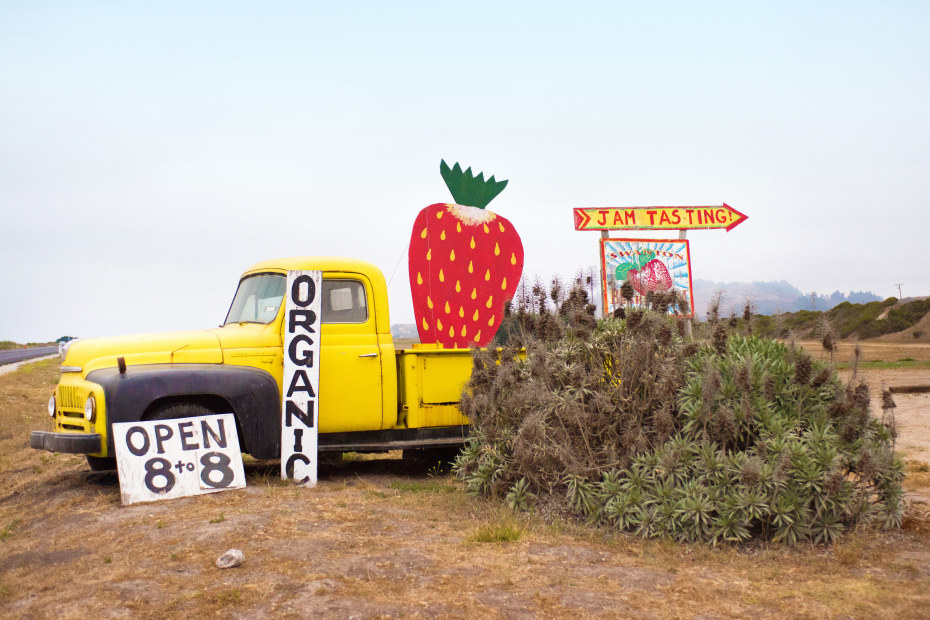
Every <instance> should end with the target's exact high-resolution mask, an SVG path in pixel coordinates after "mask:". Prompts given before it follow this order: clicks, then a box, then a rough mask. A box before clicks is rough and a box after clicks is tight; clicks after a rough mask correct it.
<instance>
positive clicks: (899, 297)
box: [895, 282, 904, 301]
mask: <svg viewBox="0 0 930 620" xmlns="http://www.w3.org/2000/svg"><path fill="white" fill-rule="evenodd" d="M895 286H897V287H898V301H901V287H902V286H904V283H903V282H902V283H901V284H895Z"/></svg>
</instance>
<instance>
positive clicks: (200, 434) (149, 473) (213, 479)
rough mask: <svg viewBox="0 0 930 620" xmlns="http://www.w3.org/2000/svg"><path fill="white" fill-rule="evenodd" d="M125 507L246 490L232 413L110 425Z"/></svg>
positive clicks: (121, 494)
mask: <svg viewBox="0 0 930 620" xmlns="http://www.w3.org/2000/svg"><path fill="white" fill-rule="evenodd" d="M113 443H114V446H115V448H116V466H117V468H118V470H119V490H120V496H121V497H122V500H123V504H134V503H136V502H151V501H155V500H159V499H172V498H175V497H184V496H187V495H199V494H201V493H213V492H216V491H225V490H227V489H240V488H242V487H244V486H245V471H244V469H243V467H242V453H241V452H240V450H239V437H238V435H237V433H236V420H235V416H233V414H231V413H223V414H220V415H211V416H202V417H196V418H177V419H174V420H152V421H149V422H123V423H119V424H114V425H113Z"/></svg>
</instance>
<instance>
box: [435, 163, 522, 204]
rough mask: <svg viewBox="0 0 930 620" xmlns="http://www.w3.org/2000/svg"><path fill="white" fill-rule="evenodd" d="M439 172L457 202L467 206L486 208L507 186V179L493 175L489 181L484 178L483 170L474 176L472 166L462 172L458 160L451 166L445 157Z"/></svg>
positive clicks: (440, 164)
mask: <svg viewBox="0 0 930 620" xmlns="http://www.w3.org/2000/svg"><path fill="white" fill-rule="evenodd" d="M439 174H441V175H442V179H443V180H444V181H445V182H446V187H448V188H449V191H450V192H451V193H452V198H453V200H455V202H456V204H460V205H463V206H466V207H478V208H479V209H484V208H485V207H486V206H488V203H490V202H491V201H492V200H494V198H495V197H496V196H497V195H498V194H500V193H501V192H502V191H504V188H505V187H507V181H495V180H494V176H493V175H492V176H491V178H489V179H488V180H487V181H485V180H484V173H483V172H479V173H478V176H474V175H473V174H472V172H471V167H469V168H468V170H465V171H464V172H462V167H461V166H460V165H459V164H458V162H456V164H455V166H453V167H452V168H449V164H447V163H446V161H445V160H444V159H443V160H440V162H439Z"/></svg>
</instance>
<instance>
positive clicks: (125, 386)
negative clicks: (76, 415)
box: [87, 364, 281, 459]
mask: <svg viewBox="0 0 930 620" xmlns="http://www.w3.org/2000/svg"><path fill="white" fill-rule="evenodd" d="M87 380H88V381H92V382H94V383H97V384H99V385H101V386H102V387H103V392H104V398H105V403H106V411H107V444H108V445H107V447H108V454H110V455H113V454H114V452H113V439H112V438H113V429H112V424H113V423H114V422H138V421H139V420H142V419H143V418H144V416H145V415H146V413H147V412H149V410H150V408H151V407H152V405H153V404H154V403H156V402H158V401H164V400H166V399H167V400H183V399H184V398H185V397H190V398H191V399H192V400H196V399H198V398H201V399H202V398H213V399H216V398H219V399H222V400H224V401H226V402H227V403H229V406H230V407H231V409H232V411H217V413H234V414H236V420H237V422H238V424H239V428H240V430H241V431H242V447H243V450H244V451H246V452H248V453H249V454H251V455H252V456H254V457H255V458H259V459H267V458H278V457H279V456H280V454H281V397H280V394H279V392H278V384H277V382H276V381H275V380H274V377H272V376H271V375H270V374H269V373H267V372H265V371H264V370H259V369H257V368H251V367H248V366H223V365H219V364H152V365H145V366H129V367H128V368H127V370H126V372H125V373H123V374H120V372H119V370H117V369H116V368H102V369H100V370H94V371H92V372H90V373H88V375H87Z"/></svg>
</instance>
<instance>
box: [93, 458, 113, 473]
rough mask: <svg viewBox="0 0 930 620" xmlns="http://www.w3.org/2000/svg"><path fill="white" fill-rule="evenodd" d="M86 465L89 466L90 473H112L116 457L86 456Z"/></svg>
mask: <svg viewBox="0 0 930 620" xmlns="http://www.w3.org/2000/svg"><path fill="white" fill-rule="evenodd" d="M87 464H88V465H90V470H91V471H112V470H114V469H116V457H113V456H88V457H87Z"/></svg>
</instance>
